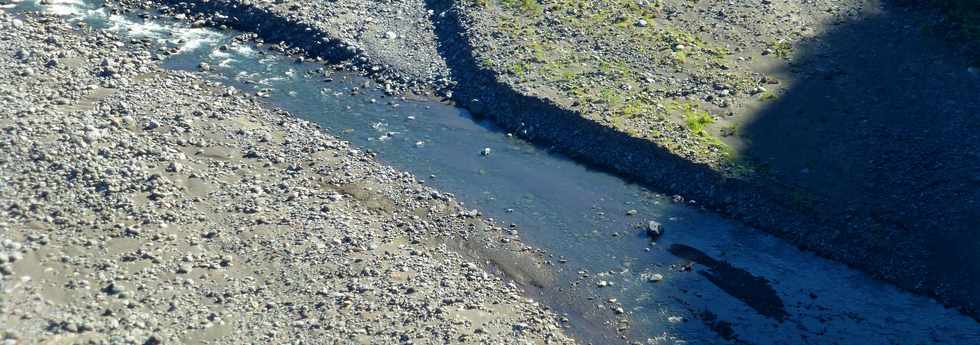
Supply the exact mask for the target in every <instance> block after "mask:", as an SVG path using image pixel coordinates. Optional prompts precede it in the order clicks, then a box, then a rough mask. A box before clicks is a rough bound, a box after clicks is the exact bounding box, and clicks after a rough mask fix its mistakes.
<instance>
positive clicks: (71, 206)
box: [0, 4, 572, 344]
mask: <svg viewBox="0 0 980 345" xmlns="http://www.w3.org/2000/svg"><path fill="white" fill-rule="evenodd" d="M287 5H288V4H287ZM0 42H2V44H0V65H3V66H5V68H3V69H0V103H2V106H3V108H4V111H3V112H0V131H2V132H3V135H2V136H0V220H2V221H0V244H2V246H0V272H2V279H0V282H2V289H3V294H2V295H0V307H2V310H3V313H4V317H3V318H2V326H0V329H2V331H0V337H3V338H4V341H5V344H7V343H10V344H16V343H77V342H86V343H96V344H99V343H129V344H160V343H188V342H205V341H207V342H211V343H227V344H240V343H287V342H288V343H327V344H328V343H332V344H350V343H373V344H377V343H433V342H439V343H443V342H454V343H455V342H459V343H484V344H500V343H508V344H516V343H535V344H540V343H572V341H571V340H570V339H569V338H568V337H566V336H565V335H564V334H563V332H562V330H561V329H560V328H559V326H558V322H557V318H556V316H555V315H554V314H553V313H551V312H550V311H548V310H545V309H543V307H542V306H540V305H538V304H537V303H534V302H533V301H530V300H528V299H527V298H526V297H524V293H523V290H522V288H521V286H522V285H521V284H508V282H507V281H505V280H504V279H502V278H500V277H498V276H495V275H492V274H488V273H487V271H485V269H486V267H487V266H486V264H485V261H481V260H478V259H477V258H474V257H473V256H464V255H465V254H467V253H462V254H460V253H459V252H456V251H452V250H449V249H448V247H447V245H446V243H448V239H450V238H471V237H472V238H481V239H483V240H481V241H483V242H484V243H485V245H486V246H501V248H503V249H507V250H510V251H511V252H514V253H515V254H514V255H522V256H524V257H532V256H530V254H522V253H521V252H523V251H525V249H523V248H520V245H517V246H516V247H507V246H506V245H505V244H501V243H500V241H499V240H497V239H498V238H499V237H500V234H502V231H501V230H500V228H499V227H497V226H495V225H493V224H492V223H490V222H488V221H487V220H484V219H482V218H480V217H478V216H476V217H461V216H460V215H461V214H463V213H465V210H463V209H461V208H460V207H459V205H458V204H457V203H456V202H455V201H454V200H453V199H452V198H451V197H447V196H446V194H440V193H438V192H436V191H434V190H432V189H431V188H429V187H426V186H424V185H422V184H421V183H420V182H418V181H417V180H416V179H415V177H413V176H411V175H410V174H407V173H403V172H399V171H395V170H393V169H391V168H389V167H385V166H383V165H381V164H379V163H378V162H376V161H375V160H374V159H373V158H372V157H371V156H370V155H368V154H366V153H363V152H362V151H360V150H357V149H356V148H354V147H351V146H350V144H348V143H346V142H343V141H340V140H337V139H335V138H333V137H331V136H330V135H329V134H326V133H325V132H324V131H323V130H321V129H320V128H318V127H317V126H316V125H313V124H311V123H309V122H305V121H302V120H298V119H295V118H294V117H291V116H289V114H287V113H286V112H283V111H281V110H277V109H271V108H269V107H266V106H263V105H262V104H261V103H259V102H258V101H257V100H256V98H254V96H249V95H246V94H243V93H241V92H236V91H235V90H233V89H230V88H229V87H227V86H224V85H221V84H218V83H215V82H211V81H206V80H205V79H203V78H202V77H200V76H198V75H197V74H194V73H186V72H170V71H164V70H162V69H160V67H158V66H157V65H156V63H155V62H154V60H153V54H152V53H151V52H149V51H146V50H143V49H141V47H140V46H134V45H131V44H130V43H131V42H130V41H129V40H127V39H123V38H120V37H117V36H114V35H113V34H111V33H109V32H104V31H91V30H88V29H84V28H82V29H80V28H79V27H78V25H77V24H72V23H68V22H66V21H64V20H63V19H61V18H58V17H48V16H44V15H39V14H26V15H24V16H22V17H20V18H19V19H15V18H13V17H12V16H11V15H10V14H7V13H6V12H0ZM51 60H56V61H58V63H55V64H51V63H49V61H51ZM250 153H252V154H250ZM433 195H438V196H440V197H438V198H437V197H431V196H433ZM476 229H481V230H476ZM507 250H505V252H507Z"/></svg>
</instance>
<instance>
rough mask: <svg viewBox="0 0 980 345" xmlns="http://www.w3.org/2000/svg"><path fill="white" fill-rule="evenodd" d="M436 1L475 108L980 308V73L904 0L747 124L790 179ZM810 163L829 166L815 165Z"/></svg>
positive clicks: (838, 43)
mask: <svg viewBox="0 0 980 345" xmlns="http://www.w3.org/2000/svg"><path fill="white" fill-rule="evenodd" d="M163 1H164V2H165V3H168V4H169V5H172V6H175V7H178V8H182V9H185V10H187V11H188V12H191V13H214V12H220V13H223V14H224V15H226V16H227V19H222V20H220V21H215V20H214V19H212V21H211V22H210V24H212V25H219V24H223V25H228V26H230V27H233V28H236V29H239V30H242V31H251V32H256V33H258V34H259V36H260V37H261V38H263V39H265V40H266V42H269V43H278V42H279V41H287V42H289V44H290V45H291V46H293V47H297V48H302V49H304V50H305V51H306V52H307V53H309V54H311V55H314V56H317V57H321V58H324V59H326V60H328V61H333V62H342V61H343V62H348V63H353V64H354V65H358V66H368V65H370V63H371V62H370V61H369V60H366V59H364V60H362V59H359V58H360V57H361V56H362V54H361V52H360V51H358V50H357V49H356V48H354V47H349V46H346V45H344V44H343V43H342V42H340V41H339V40H337V39H333V38H330V37H329V36H328V35H327V34H325V33H323V32H320V31H318V30H316V29H315V28H312V27H310V26H309V25H307V24H303V23H298V22H295V21H294V20H292V19H289V18H283V17H280V16H278V15H276V14H274V13H271V12H270V11H268V10H264V9H260V8H257V7H255V6H256V5H245V4H242V3H240V2H237V1H226V0H211V1H204V0H190V1H186V2H185V1H181V0H163ZM425 2H426V6H427V7H428V8H429V9H430V10H432V13H433V14H432V17H431V20H432V22H433V24H434V26H435V33H436V36H437V40H438V41H439V42H438V49H439V53H440V54H441V55H442V57H443V58H444V59H445V61H446V63H447V64H448V66H449V69H450V71H451V73H452V77H453V80H454V81H456V82H457V83H458V84H457V85H456V86H455V88H454V90H453V91H454V96H453V100H454V101H456V102H457V104H459V105H460V106H462V107H465V108H467V109H469V110H470V111H471V112H473V113H474V114H475V115H480V116H485V117H488V118H490V119H492V120H494V121H495V122H496V123H497V124H498V125H499V126H500V127H502V128H503V129H505V130H507V131H509V132H511V133H515V134H516V135H519V136H521V137H523V138H525V139H528V140H529V141H531V142H533V143H535V144H537V145H540V146H543V147H546V148H550V149H553V150H554V151H557V152H560V153H562V154H565V155H567V156H570V157H571V158H573V159H575V160H576V161H578V162H581V163H583V164H586V165H588V166H590V167H592V168H595V169H598V170H603V171H608V172H611V173H615V174H617V175H619V176H622V177H624V178H627V179H629V180H630V181H632V182H635V183H639V184H642V185H644V186H647V187H649V188H651V189H653V190H655V191H658V192H662V193H667V194H681V195H683V196H684V197H686V198H688V199H694V200H697V201H698V203H699V205H702V206H705V207H707V208H710V209H712V210H714V211H717V212H719V213H722V214H724V215H727V216H729V217H731V218H734V219H737V220H740V221H742V222H745V223H746V224H748V225H750V226H754V227H757V228H760V229H763V230H765V231H767V232H769V233H772V234H774V235H777V236H779V237H781V238H783V239H785V240H787V241H789V242H791V243H793V244H795V245H797V246H798V247H800V248H801V249H804V250H813V251H814V252H816V253H817V254H820V255H822V256H824V257H828V258H831V259H834V260H838V261H841V262H844V263H846V264H848V265H851V266H853V267H856V268H859V269H861V270H864V271H865V272H868V273H869V274H871V275H872V276H875V277H877V278H880V279H883V280H886V281H889V282H892V283H895V284H897V285H898V286H900V287H903V288H905V289H909V290H912V291H916V292H919V293H923V294H928V295H931V296H935V297H938V298H939V299H940V300H941V301H943V302H944V303H948V304H952V305H955V306H958V307H960V308H961V310H963V311H965V312H966V313H968V314H970V315H972V316H973V317H975V318H976V317H977V316H978V315H977V313H976V310H977V309H976V303H977V302H976V300H977V298H974V297H980V284H975V282H976V281H980V268H978V267H980V260H976V257H975V256H976V255H975V254H974V253H975V252H980V244H978V243H977V242H978V239H980V236H978V235H977V231H975V229H977V228H978V227H980V205H978V204H977V202H976V199H977V198H980V195H978V194H980V188H978V187H980V170H978V168H980V167H978V164H980V153H978V152H980V151H978V145H980V144H978V143H980V138H978V136H977V135H978V133H980V127H978V124H977V118H978V117H980V115H977V114H978V113H977V106H976V105H977V102H978V98H980V96H978V94H980V91H978V90H980V87H978V85H977V83H978V81H976V79H969V78H975V77H973V76H970V75H968V74H966V73H968V72H966V66H965V65H963V64H957V63H956V61H957V60H956V59H955V58H953V57H951V56H952V54H950V53H948V49H945V48H944V47H945V46H944V45H943V44H941V43H931V42H929V40H928V39H927V37H928V35H925V34H923V33H922V31H921V29H922V27H917V26H915V25H916V22H914V21H909V20H908V19H906V17H916V16H906V14H904V13H903V11H905V10H904V9H890V10H889V11H887V12H886V13H884V14H882V15H880V16H877V17H870V18H866V19H863V20H860V21H857V22H854V23H848V24H844V25H840V26H838V27H837V28H835V29H833V30H831V31H829V32H827V33H825V34H824V35H822V36H821V37H819V38H817V39H815V40H813V41H811V42H805V43H804V44H803V47H802V49H801V54H800V58H798V59H797V60H796V61H794V63H793V65H794V66H796V67H795V68H796V69H797V71H796V73H795V74H794V77H793V78H792V79H793V80H792V81H790V82H792V84H791V85H792V87H791V88H790V89H789V90H788V91H787V92H786V93H785V94H784V95H783V96H781V97H780V98H779V99H778V100H776V101H775V102H773V103H772V104H771V105H770V106H769V107H768V108H767V109H765V110H764V111H762V112H761V113H759V114H757V116H756V120H755V121H754V122H752V123H750V124H748V125H747V126H746V127H745V129H744V130H743V131H742V132H743V133H742V135H744V137H745V139H747V141H748V142H750V143H751V146H749V147H748V148H746V149H745V150H744V152H743V153H744V154H745V155H746V156H750V157H755V158H756V159H757V160H759V161H760V162H761V163H763V164H764V166H765V167H767V168H768V169H769V171H770V172H771V173H772V175H773V176H774V177H775V178H772V179H768V178H767V179H759V180H743V179H731V178H726V177H724V176H722V175H720V174H719V173H718V172H716V171H715V170H713V169H711V168H710V167H708V166H705V165H701V164H695V163H692V162H690V161H688V160H686V159H684V158H681V157H678V156H675V155H673V154H671V153H670V152H668V151H666V150H665V149H663V148H661V147H659V146H657V145H656V144H654V143H652V142H650V141H646V140H642V139H637V138H633V137H631V136H629V135H626V134H624V133H621V132H618V131H615V130H612V129H610V128H607V127H605V126H602V125H600V124H598V123H595V122H592V121H590V120H587V119H585V118H584V117H583V116H581V115H579V114H577V113H575V112H572V111H569V110H567V109H564V108H562V107H560V106H558V105H556V104H555V103H553V102H551V101H550V100H548V99H544V98H539V97H535V96H528V95H524V94H521V93H519V92H517V91H515V90H514V89H512V88H511V87H510V86H509V85H507V84H505V83H502V82H500V81H498V80H497V79H496V73H495V72H494V71H492V70H488V69H486V68H484V67H482V66H481V64H479V63H478V59H477V57H476V56H474V49H473V44H472V42H469V38H468V37H469V36H467V35H466V34H465V32H466V26H465V25H464V24H463V23H464V22H465V21H466V20H467V19H466V14H465V13H460V11H458V10H457V9H455V8H454V7H453V4H454V2H455V0H426V1H425ZM920 17H922V16H920ZM909 39H911V41H909V42H906V40H909ZM910 42H911V43H910ZM382 73H383V72H382ZM803 166H805V168H803ZM803 169H809V170H807V171H808V174H810V175H808V176H815V177H806V178H801V177H799V175H800V174H799V173H800V172H802V171H804V170H803ZM823 171H827V172H831V173H828V174H827V175H820V174H821V172H823Z"/></svg>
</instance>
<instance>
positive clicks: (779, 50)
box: [769, 40, 793, 59]
mask: <svg viewBox="0 0 980 345" xmlns="http://www.w3.org/2000/svg"><path fill="white" fill-rule="evenodd" d="M769 48H770V49H772V54H773V55H775V56H777V57H779V58H781V59H786V58H789V54H791V53H792V52H793V46H792V45H791V44H790V43H789V42H786V41H782V40H780V41H776V42H773V43H772V44H770V45H769Z"/></svg>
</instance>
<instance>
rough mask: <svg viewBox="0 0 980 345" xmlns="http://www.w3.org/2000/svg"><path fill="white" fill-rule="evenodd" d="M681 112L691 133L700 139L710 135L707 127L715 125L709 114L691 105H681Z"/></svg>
mask: <svg viewBox="0 0 980 345" xmlns="http://www.w3.org/2000/svg"><path fill="white" fill-rule="evenodd" d="M681 111H682V112H683V115H684V122H685V123H687V128H688V129H690V130H691V132H692V133H694V134H697V135H698V136H701V137H707V136H709V135H710V134H708V132H707V129H708V125H710V124H712V123H715V119H714V118H713V117H711V114H708V112H707V111H704V110H701V109H700V108H698V107H697V106H696V105H694V104H691V103H685V104H683V105H681Z"/></svg>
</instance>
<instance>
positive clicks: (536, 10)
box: [500, 0, 544, 15]
mask: <svg viewBox="0 0 980 345" xmlns="http://www.w3.org/2000/svg"><path fill="white" fill-rule="evenodd" d="M500 2H501V3H502V4H503V5H504V6H507V7H510V8H515V9H519V10H521V11H522V12H524V13H525V14H532V15H538V14H541V13H542V12H544V10H543V9H542V7H541V3H539V2H538V1H537V0H500Z"/></svg>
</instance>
